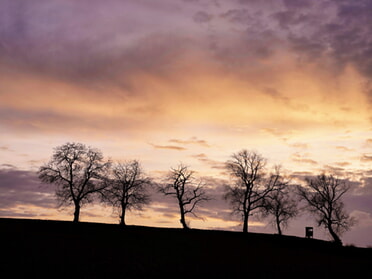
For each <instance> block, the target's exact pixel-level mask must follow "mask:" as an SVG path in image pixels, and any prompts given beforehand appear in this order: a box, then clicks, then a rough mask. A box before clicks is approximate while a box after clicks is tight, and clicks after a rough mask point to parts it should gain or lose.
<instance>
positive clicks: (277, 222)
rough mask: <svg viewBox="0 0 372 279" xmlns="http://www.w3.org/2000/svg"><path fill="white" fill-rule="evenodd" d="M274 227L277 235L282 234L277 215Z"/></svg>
mask: <svg viewBox="0 0 372 279" xmlns="http://www.w3.org/2000/svg"><path fill="white" fill-rule="evenodd" d="M276 228H277V229H278V234H279V235H282V229H281V227H280V220H279V216H276Z"/></svg>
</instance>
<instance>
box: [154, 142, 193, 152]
mask: <svg viewBox="0 0 372 279" xmlns="http://www.w3.org/2000/svg"><path fill="white" fill-rule="evenodd" d="M150 145H151V146H152V147H154V148H155V149H169V150H176V151H184V150H187V149H186V148H185V147H182V146H177V145H158V144H152V143H150Z"/></svg>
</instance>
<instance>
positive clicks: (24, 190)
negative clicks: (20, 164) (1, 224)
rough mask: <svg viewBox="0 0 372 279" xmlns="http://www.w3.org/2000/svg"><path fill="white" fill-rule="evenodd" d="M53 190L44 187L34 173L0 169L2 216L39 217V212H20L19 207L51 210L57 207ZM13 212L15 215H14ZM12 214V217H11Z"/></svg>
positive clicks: (0, 207)
mask: <svg viewBox="0 0 372 279" xmlns="http://www.w3.org/2000/svg"><path fill="white" fill-rule="evenodd" d="M53 192H54V191H53V189H52V188H49V187H47V186H45V185H44V186H43V185H42V184H41V183H40V181H39V179H38V177H37V174H36V173H35V172H33V171H24V170H19V169H16V168H14V167H12V168H1V169H0V205H1V206H0V209H1V211H0V214H2V215H3V216H4V214H5V213H6V216H8V217H10V216H20V215H19V214H21V215H22V214H25V216H29V215H30V214H34V216H35V215H37V214H38V213H37V211H38V210H37V211H36V212H33V213H31V211H32V210H31V211H30V212H28V213H27V212H23V213H22V212H19V210H12V209H13V208H17V207H24V208H33V207H37V208H39V211H40V208H43V209H50V208H55V207H56V201H55V198H54V195H53ZM9 212H10V213H9ZM11 212H13V213H14V214H15V215H13V214H12V213H11ZM9 214H10V215H9Z"/></svg>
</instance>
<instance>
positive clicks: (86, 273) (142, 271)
mask: <svg viewBox="0 0 372 279" xmlns="http://www.w3.org/2000/svg"><path fill="white" fill-rule="evenodd" d="M0 229H1V236H2V237H1V240H2V246H1V247H2V249H1V250H2V255H3V257H5V259H4V260H2V262H1V265H2V270H3V272H4V273H3V274H5V272H6V273H8V274H10V275H11V276H10V277H8V278H21V277H22V278H28V277H33V276H37V277H39V278H40V277H43V278H150V277H151V278H153V277H156V278H337V277H342V278H345V276H360V277H361V276H364V277H367V278H368V276H370V275H371V266H372V249H368V248H358V247H339V246H335V245H334V244H332V243H331V242H327V241H321V240H316V239H305V238H299V237H291V236H279V235H270V234H256V233H248V234H244V233H240V232H226V231H209V230H193V229H192V230H187V231H186V230H182V229H171V228H169V229H168V228H153V227H138V226H127V227H125V228H122V227H120V226H119V225H113V224H97V223H78V224H74V223H71V222H66V221H41V220H24V219H0Z"/></svg>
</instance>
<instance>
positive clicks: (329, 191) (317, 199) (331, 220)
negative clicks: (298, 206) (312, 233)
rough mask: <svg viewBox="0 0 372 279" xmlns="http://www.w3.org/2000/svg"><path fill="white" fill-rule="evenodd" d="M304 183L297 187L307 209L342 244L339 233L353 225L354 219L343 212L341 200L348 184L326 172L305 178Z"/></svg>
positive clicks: (335, 240)
mask: <svg viewBox="0 0 372 279" xmlns="http://www.w3.org/2000/svg"><path fill="white" fill-rule="evenodd" d="M306 183H307V185H306V186H307V187H301V186H299V187H298V193H299V195H300V197H301V199H302V200H304V201H306V203H307V207H306V208H307V210H308V211H309V212H310V213H312V214H314V215H315V216H316V217H317V219H316V220H317V222H318V226H322V225H323V226H325V228H326V229H327V230H328V232H329V233H330V235H331V236H332V238H333V240H334V242H335V243H337V244H340V245H342V242H341V239H340V235H341V234H342V233H343V232H345V231H347V230H349V229H350V228H351V227H352V226H353V225H354V219H353V218H352V217H350V216H349V215H348V214H347V213H346V212H345V209H344V203H343V202H342V201H341V197H342V196H343V195H344V194H345V193H346V192H347V191H348V190H349V186H348V185H347V184H346V183H345V181H343V180H340V179H337V178H336V177H334V176H333V175H326V174H321V175H318V176H317V177H315V178H306Z"/></svg>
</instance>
